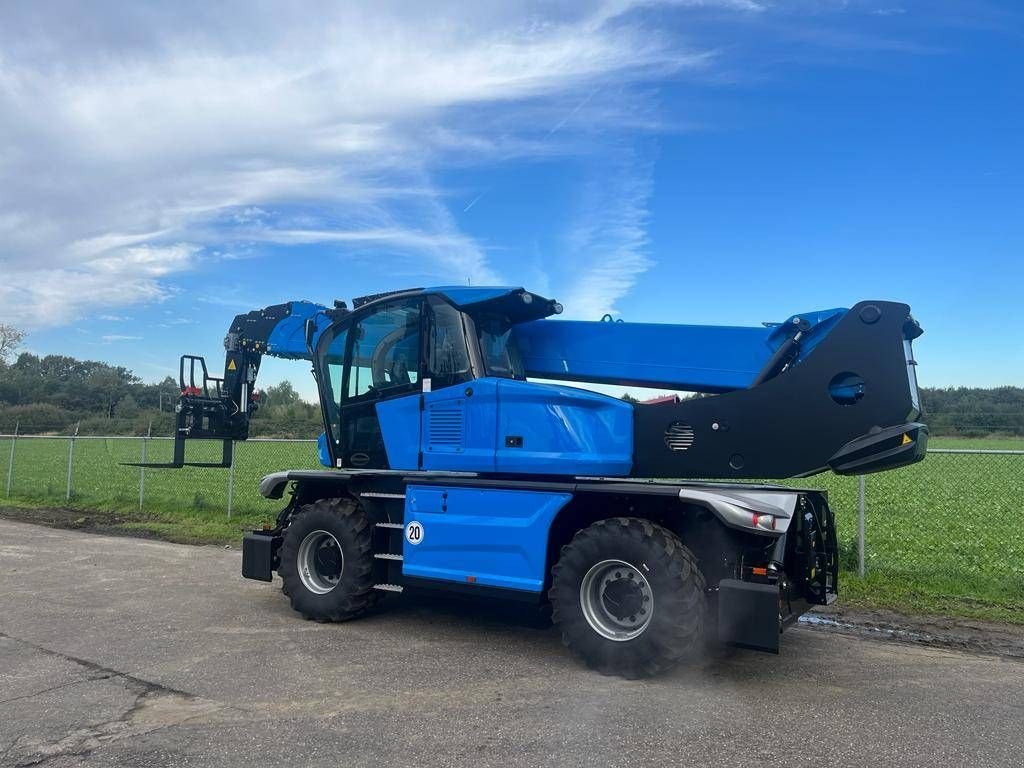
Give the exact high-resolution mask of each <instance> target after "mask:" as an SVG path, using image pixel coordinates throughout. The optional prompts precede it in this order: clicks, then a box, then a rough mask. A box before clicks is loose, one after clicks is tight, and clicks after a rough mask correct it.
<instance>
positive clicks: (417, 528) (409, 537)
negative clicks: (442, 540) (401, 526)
mask: <svg viewBox="0 0 1024 768" xmlns="http://www.w3.org/2000/svg"><path fill="white" fill-rule="evenodd" d="M405 540H406V541H408V542H409V543H410V544H420V543H421V542H422V541H423V526H422V525H421V524H420V523H418V522H416V521H415V520H413V521H412V522H411V523H409V524H408V525H407V526H405Z"/></svg>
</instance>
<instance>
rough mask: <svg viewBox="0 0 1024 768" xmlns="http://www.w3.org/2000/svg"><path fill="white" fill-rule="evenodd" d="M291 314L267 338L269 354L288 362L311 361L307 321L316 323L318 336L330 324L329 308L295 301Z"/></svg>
mask: <svg viewBox="0 0 1024 768" xmlns="http://www.w3.org/2000/svg"><path fill="white" fill-rule="evenodd" d="M290 304H291V313H290V314H289V315H288V317H286V318H284V319H283V320H280V321H279V322H278V324H277V325H276V326H275V327H274V330H273V331H271V332H270V336H269V337H268V338H267V354H268V355H270V356H272V357H283V358H285V359H286V360H310V359H312V357H311V356H310V354H309V349H308V348H307V347H306V321H307V320H309V319H311V318H312V320H313V322H315V323H316V329H317V336H319V334H320V333H322V332H323V331H324V330H325V329H326V328H327V327H328V326H329V325H330V324H331V322H332V321H331V319H330V317H328V316H327V315H326V314H324V313H325V312H326V311H327V307H325V306H323V305H322V304H314V303H313V302H310V301H293V302H290Z"/></svg>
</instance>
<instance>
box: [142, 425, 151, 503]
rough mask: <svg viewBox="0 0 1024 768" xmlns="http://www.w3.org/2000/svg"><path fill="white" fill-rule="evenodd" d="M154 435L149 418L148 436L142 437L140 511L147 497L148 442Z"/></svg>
mask: <svg viewBox="0 0 1024 768" xmlns="http://www.w3.org/2000/svg"><path fill="white" fill-rule="evenodd" d="M152 436H153V420H152V419H150V420H149V429H147V430H146V436H145V437H143V438H142V464H143V466H141V467H139V512H141V511H142V503H143V499H145V498H146V467H145V464H146V443H147V442H148V441H149V438H150V437H152Z"/></svg>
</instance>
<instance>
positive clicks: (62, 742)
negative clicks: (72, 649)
mask: <svg viewBox="0 0 1024 768" xmlns="http://www.w3.org/2000/svg"><path fill="white" fill-rule="evenodd" d="M0 639H4V640H10V641H13V642H16V643H20V644H22V645H25V646H27V647H29V648H32V649H34V650H36V651H38V652H40V653H44V654H47V655H50V656H55V657H58V658H60V659H64V660H67V661H70V662H72V663H74V664H78V665H80V666H82V667H83V668H85V669H87V670H89V671H90V672H91V673H92V674H90V675H89V676H88V677H85V678H81V679H79V680H75V681H71V682H69V683H64V684H62V685H56V686H53V687H52V688H49V689H47V691H52V690H58V689H60V688H67V687H69V686H72V685H77V684H81V683H84V682H100V681H102V680H109V681H116V682H118V683H120V684H122V685H123V686H124V687H125V689H126V691H127V692H128V693H129V694H131V695H133V698H132V699H131V703H130V704H129V705H128V706H127V707H126V708H125V709H124V711H123V712H121V714H120V715H119V716H117V717H115V718H113V719H111V720H106V721H103V722H99V723H94V724H91V725H86V726H84V727H81V728H74V729H72V730H70V731H67V732H66V733H65V734H64V735H63V736H62V737H61V738H59V739H57V740H55V741H47V740H44V739H27V738H23V736H21V737H18V738H17V739H15V740H14V742H13V743H12V744H11V745H10V746H8V747H7V749H6V750H5V751H4V753H3V757H2V758H0V759H6V758H7V757H8V756H9V755H14V757H15V758H16V762H15V763H14V765H15V766H19V767H20V768H27V767H28V766H39V765H43V764H45V763H47V762H49V761H51V760H54V759H56V758H59V757H62V756H66V755H75V756H81V755H87V754H89V753H91V752H93V751H95V750H96V749H98V748H100V747H102V746H103V745H104V744H108V743H110V742H114V741H120V740H122V739H130V738H134V737H136V736H141V735H144V734H148V733H153V732H154V731H159V730H163V729H166V728H172V727H175V726H178V725H182V724H183V723H186V722H190V721H195V720H202V719H203V718H207V719H209V718H211V717H212V716H214V715H215V714H217V713H219V712H222V711H224V710H230V709H236V708H235V707H231V706H230V705H227V704H224V703H222V702H218V701H213V700H211V699H204V698H201V697H199V696H195V695H194V694H191V693H188V692H187V691H181V690H178V689H176V688H172V687H170V686H167V685H163V684H161V683H156V682H153V681H152V680H145V679H143V678H140V677H137V676H135V675H131V674H128V673H126V672H121V671H119V670H116V669H112V668H110V667H105V666H103V665H101V664H97V663H96V662H93V661H89V660H88V659H82V658H78V657H76V656H71V655H69V654H65V653H60V652H58V651H53V650H51V649H49V648H45V647H43V646H40V645H37V644H35V643H32V642H29V641H26V640H22V639H20V638H17V637H12V636H11V635H8V634H6V633H4V632H0ZM47 691H37V692H35V693H31V694H26V695H24V696H16V697H13V698H11V699H8V700H7V702H10V701H16V700H18V699H25V698H31V697H33V696H39V695H41V694H43V693H46V692H47ZM0 703H6V702H0ZM51 738H52V737H51ZM19 742H20V743H19ZM15 747H17V751H16V752H15Z"/></svg>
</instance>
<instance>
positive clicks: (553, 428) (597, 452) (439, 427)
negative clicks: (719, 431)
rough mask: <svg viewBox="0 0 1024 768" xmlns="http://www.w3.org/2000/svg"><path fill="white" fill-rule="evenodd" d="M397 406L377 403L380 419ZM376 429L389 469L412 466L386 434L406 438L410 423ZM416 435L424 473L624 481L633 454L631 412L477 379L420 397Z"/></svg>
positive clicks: (589, 397) (554, 391) (386, 423)
mask: <svg viewBox="0 0 1024 768" xmlns="http://www.w3.org/2000/svg"><path fill="white" fill-rule="evenodd" d="M414 397H415V396H413V397H406V398H401V399H400V400H412V399H413V398H414ZM398 403H399V400H396V401H392V404H385V403H382V404H381V405H379V406H378V407H377V413H378V416H380V415H381V414H382V413H384V412H385V411H391V410H397V408H396V405H397V404H398ZM399 407H401V408H404V409H411V405H406V404H403V405H401V406H399ZM381 428H382V429H383V430H384V440H385V446H386V448H387V451H388V463H389V464H390V466H391V467H392V468H393V469H416V468H417V467H416V465H415V464H414V463H412V462H414V460H415V458H416V457H414V456H413V455H412V453H411V452H410V451H408V449H407V448H404V447H403V446H402V445H401V444H400V443H401V439H402V438H398V437H389V431H390V432H391V433H392V435H399V434H401V435H403V436H410V433H409V429H408V422H405V421H403V420H402V419H398V418H392V417H391V414H388V415H387V417H386V418H381ZM420 436H421V437H420V440H421V451H422V454H423V469H427V470H431V469H436V470H456V471H467V472H509V473H518V474H533V475H544V474H557V475H605V476H625V475H628V474H629V470H630V466H631V464H632V456H633V408H632V406H630V405H629V403H626V402H623V401H622V400H618V399H616V398H614V397H608V396H607V395H601V394H598V393H596V392H590V391H587V390H583V389H577V388H575V387H566V386H562V385H558V384H537V383H531V382H525V381H516V380H513V379H496V378H487V379H477V380H475V381H473V382H471V383H470V384H469V385H466V386H455V387H448V388H446V389H442V390H439V391H437V392H427V393H426V394H424V396H423V411H422V425H421V427H420ZM392 445H394V446H395V454H394V458H393V456H392ZM396 460H399V461H401V462H403V463H400V464H396V463H395V462H396Z"/></svg>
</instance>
